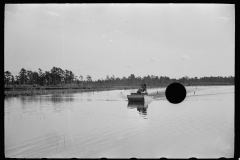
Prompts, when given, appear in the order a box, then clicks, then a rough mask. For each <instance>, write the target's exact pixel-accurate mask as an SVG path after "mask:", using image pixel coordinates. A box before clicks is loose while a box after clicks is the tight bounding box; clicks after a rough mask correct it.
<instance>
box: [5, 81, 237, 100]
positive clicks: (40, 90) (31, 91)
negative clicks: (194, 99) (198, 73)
mask: <svg viewBox="0 0 240 160" xmlns="http://www.w3.org/2000/svg"><path fill="white" fill-rule="evenodd" d="M168 85H169V84H162V85H154V86H148V87H147V88H156V87H158V88H159V87H163V88H164V87H167V86H168ZM183 85H184V86H211V85H234V84H228V83H227V84H226V83H204V84H197V83H194V84H190V85H189V84H184V83H183ZM138 88H139V86H84V87H83V86H76V85H72V86H36V87H33V86H26V85H25V86H8V87H5V90H4V97H17V96H34V95H47V94H64V93H78V92H94V91H109V90H127V89H138Z"/></svg>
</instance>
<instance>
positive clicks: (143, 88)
mask: <svg viewBox="0 0 240 160" xmlns="http://www.w3.org/2000/svg"><path fill="white" fill-rule="evenodd" d="M142 92H145V93H147V86H146V84H142V85H141V88H139V89H138V91H137V93H138V94H142Z"/></svg>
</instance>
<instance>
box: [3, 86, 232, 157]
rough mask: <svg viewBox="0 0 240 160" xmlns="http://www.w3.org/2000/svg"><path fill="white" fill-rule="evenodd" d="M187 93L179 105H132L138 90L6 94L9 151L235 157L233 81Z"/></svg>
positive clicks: (25, 154)
mask: <svg viewBox="0 0 240 160" xmlns="http://www.w3.org/2000/svg"><path fill="white" fill-rule="evenodd" d="M164 90H165V89H163V88H159V89H149V90H148V92H149V94H150V95H153V94H155V93H156V91H159V92H161V91H164ZM187 91H188V93H187V97H186V98H185V100H184V101H183V102H182V103H181V104H178V105H176V104H171V103H169V102H168V101H167V100H166V98H164V97H157V98H154V97H148V99H147V103H146V104H144V105H143V104H128V101H127V98H126V95H128V94H130V93H131V92H136V90H115V91H102V92H88V93H74V94H61V95H45V96H32V97H24V96H22V97H12V98H6V99H5V100H4V104H5V105H4V133H5V136H4V137H5V155H6V157H17V158H44V157H46V158H51V157H55V158H72V157H76V158H101V157H107V158H120V157H122V158H131V157H137V158H160V157H167V158H189V157H197V158H219V157H233V154H234V86H211V87H197V89H196V87H187ZM194 92H195V94H194Z"/></svg>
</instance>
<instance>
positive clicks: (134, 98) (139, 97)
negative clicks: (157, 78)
mask: <svg viewBox="0 0 240 160" xmlns="http://www.w3.org/2000/svg"><path fill="white" fill-rule="evenodd" d="M147 95H148V93H141V94H138V93H131V95H127V98H128V102H144V101H145V96H147Z"/></svg>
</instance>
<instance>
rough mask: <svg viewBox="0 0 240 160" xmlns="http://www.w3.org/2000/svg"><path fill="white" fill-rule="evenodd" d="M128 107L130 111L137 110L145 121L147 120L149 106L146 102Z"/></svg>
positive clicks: (131, 104)
mask: <svg viewBox="0 0 240 160" xmlns="http://www.w3.org/2000/svg"><path fill="white" fill-rule="evenodd" d="M127 107H128V108H129V109H135V108H136V109H137V111H138V112H139V114H140V115H142V116H143V117H144V118H145V119H146V115H147V109H148V105H147V103H144V102H135V103H134V102H131V103H128V105H127Z"/></svg>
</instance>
